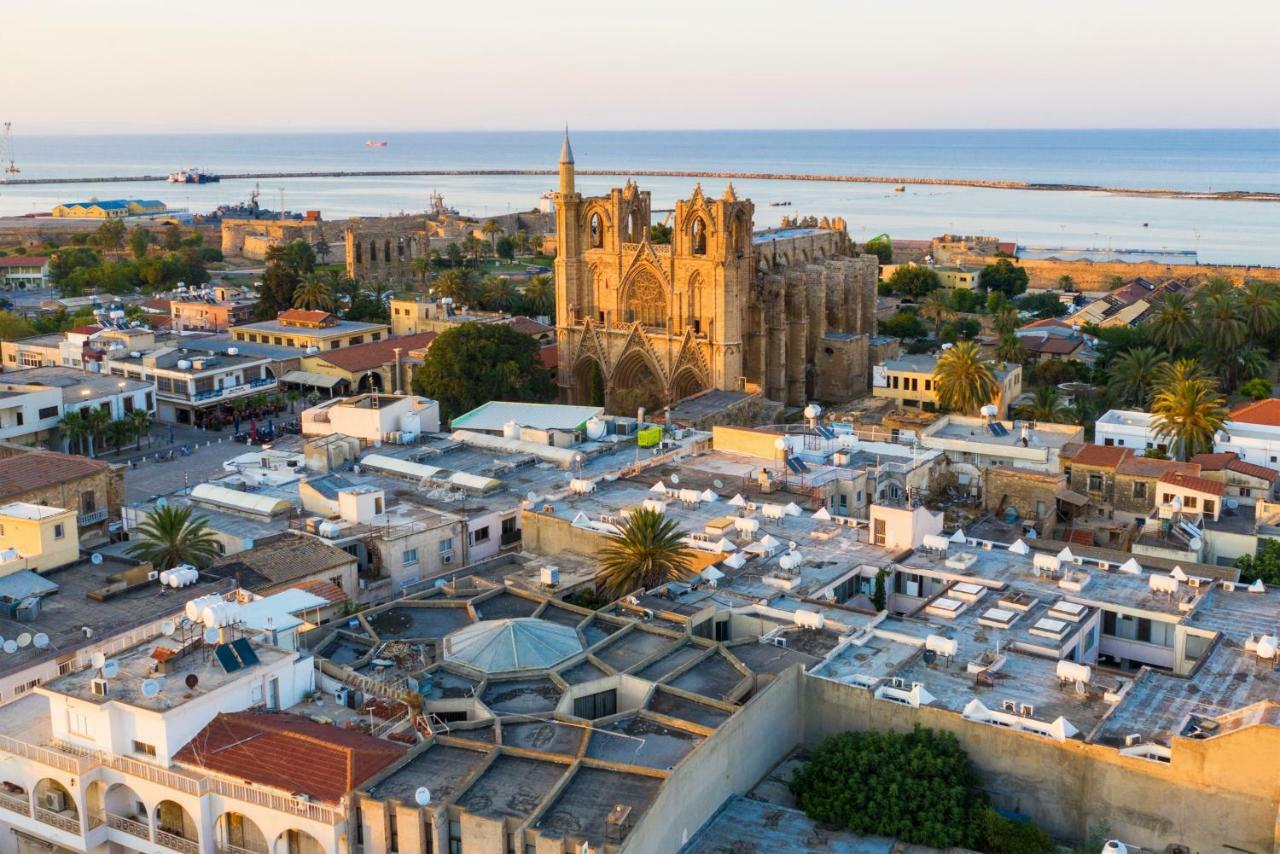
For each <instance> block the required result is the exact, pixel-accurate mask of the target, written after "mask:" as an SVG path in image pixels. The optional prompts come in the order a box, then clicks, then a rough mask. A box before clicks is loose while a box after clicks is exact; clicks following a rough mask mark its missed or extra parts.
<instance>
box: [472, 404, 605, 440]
mask: <svg viewBox="0 0 1280 854" xmlns="http://www.w3.org/2000/svg"><path fill="white" fill-rule="evenodd" d="M603 412H604V407H602V406H566V405H562V404H556V403H519V402H510V401H502V400H492V401H489V402H488V403H486V404H483V405H481V406H477V407H476V408H475V409H473V410H471V411H470V412H467V413H464V414H462V415H459V416H458V417H457V418H455V419H453V421H452V422H450V426H451V427H452V428H453V429H454V430H480V431H482V432H501V431H502V428H503V426H504V425H506V424H507V422H509V421H514V422H515V423H517V424H519V425H520V426H521V427H533V428H536V429H540V430H577V429H579V428H581V427H583V426H584V425H585V424H586V423H587V420H588V419H590V418H592V417H594V416H597V415H600V414H601V413H603Z"/></svg>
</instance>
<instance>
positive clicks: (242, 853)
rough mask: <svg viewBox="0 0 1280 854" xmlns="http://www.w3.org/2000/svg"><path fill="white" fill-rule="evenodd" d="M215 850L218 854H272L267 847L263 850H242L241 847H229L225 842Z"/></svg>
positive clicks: (263, 847)
mask: <svg viewBox="0 0 1280 854" xmlns="http://www.w3.org/2000/svg"><path fill="white" fill-rule="evenodd" d="M215 850H216V851H217V852H218V854H270V852H269V851H268V850H267V846H265V845H263V846H262V847H261V848H241V847H240V846H239V845H228V844H227V843H225V842H219V843H218V845H217V848H216V849H215Z"/></svg>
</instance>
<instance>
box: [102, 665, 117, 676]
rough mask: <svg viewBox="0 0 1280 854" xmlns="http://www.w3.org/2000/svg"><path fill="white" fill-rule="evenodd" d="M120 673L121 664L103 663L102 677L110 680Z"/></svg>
mask: <svg viewBox="0 0 1280 854" xmlns="http://www.w3.org/2000/svg"><path fill="white" fill-rule="evenodd" d="M119 672H120V663H119V662H117V661H104V662H103V663H102V675H103V676H105V677H107V678H108V679H110V678H112V677H114V676H115V675H116V674H117V673H119Z"/></svg>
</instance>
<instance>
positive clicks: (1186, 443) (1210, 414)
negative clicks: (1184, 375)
mask: <svg viewBox="0 0 1280 854" xmlns="http://www.w3.org/2000/svg"><path fill="white" fill-rule="evenodd" d="M1151 414H1152V415H1154V416H1155V419H1154V420H1153V421H1152V428H1153V431H1152V432H1153V433H1154V434H1155V435H1156V436H1159V437H1161V438H1164V439H1167V440H1168V441H1169V445H1170V448H1171V449H1172V451H1173V456H1174V458H1175V459H1180V460H1186V459H1189V458H1191V457H1192V456H1193V455H1195V454H1198V453H1200V452H1201V451H1207V450H1210V449H1212V448H1213V435H1214V433H1216V432H1217V431H1218V430H1220V429H1221V428H1222V425H1223V423H1224V422H1225V421H1226V420H1227V408H1226V401H1225V399H1224V398H1223V397H1222V395H1221V394H1219V393H1218V387H1217V382H1216V381H1215V380H1208V379H1182V380H1176V381H1174V382H1172V383H1169V384H1167V385H1162V386H1160V387H1159V388H1158V389H1157V391H1156V393H1155V394H1154V395H1153V396H1152V398H1151Z"/></svg>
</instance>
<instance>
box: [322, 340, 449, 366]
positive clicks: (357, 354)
mask: <svg viewBox="0 0 1280 854" xmlns="http://www.w3.org/2000/svg"><path fill="white" fill-rule="evenodd" d="M436 334H437V333H435V332H420V333H418V334H417V335H404V336H401V337H400V338H387V339H385V340H382V341H373V342H371V343H369V344H357V345H356V346H354V347H344V348H343V349H341V350H330V351H328V352H327V353H325V354H324V355H323V356H322V357H321V358H323V359H324V360H325V361H326V362H328V363H329V364H331V365H333V366H334V367H335V368H342V370H344V371H350V372H352V373H356V372H358V371H371V370H374V369H375V368H381V367H382V366H383V365H389V364H391V363H392V362H393V361H395V358H396V354H395V349H396V348H397V347H399V348H400V349H401V351H403V354H404V355H406V356H407V355H408V354H409V352H410V351H412V350H420V349H422V348H423V347H426V346H427V345H428V344H430V343H431V342H432V341H434V340H435V337H436Z"/></svg>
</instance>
